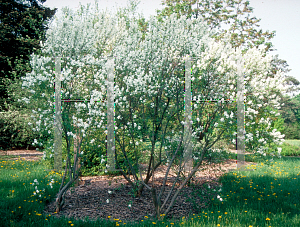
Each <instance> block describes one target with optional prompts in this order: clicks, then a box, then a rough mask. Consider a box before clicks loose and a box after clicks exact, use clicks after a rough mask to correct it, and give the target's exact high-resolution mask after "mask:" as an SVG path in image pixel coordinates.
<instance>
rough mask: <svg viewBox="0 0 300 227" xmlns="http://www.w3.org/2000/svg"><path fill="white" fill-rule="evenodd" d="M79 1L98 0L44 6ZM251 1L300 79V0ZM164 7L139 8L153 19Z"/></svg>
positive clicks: (110, 4)
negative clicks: (274, 34) (273, 33)
mask: <svg viewBox="0 0 300 227" xmlns="http://www.w3.org/2000/svg"><path fill="white" fill-rule="evenodd" d="M79 2H81V4H82V5H87V4H88V3H91V6H92V5H94V0H47V1H46V2H45V3H44V4H43V6H47V7H50V8H58V10H57V13H60V9H61V8H62V7H64V6H68V7H69V8H72V9H74V11H75V10H77V9H79ZM243 2H244V1H243ZM249 2H250V7H252V8H253V13H252V14H251V16H253V17H256V18H257V19H261V21H260V22H258V24H259V25H260V27H259V28H257V29H262V30H263V32H265V31H267V30H269V32H272V31H274V30H275V31H276V36H275V37H274V38H273V39H271V42H272V43H273V45H274V47H273V49H276V51H272V52H271V54H272V55H276V54H278V55H279V56H278V57H279V59H283V60H286V61H287V64H288V65H289V69H291V71H290V72H289V73H287V75H288V76H293V77H295V78H296V79H297V80H299V81H300V42H299V37H300V26H299V23H300V0H249ZM98 5H99V8H100V9H103V10H105V9H106V8H107V9H109V10H110V11H113V12H115V11H116V9H117V7H126V5H127V0H98ZM194 7H196V6H194ZM194 7H193V8H194ZM162 8H164V6H162V1H161V0H140V4H139V5H138V8H137V11H138V13H143V15H144V17H145V18H146V19H149V18H150V15H156V11H155V10H156V9H162ZM222 28H226V27H222ZM297 93H299V92H297ZM297 93H296V94H297Z"/></svg>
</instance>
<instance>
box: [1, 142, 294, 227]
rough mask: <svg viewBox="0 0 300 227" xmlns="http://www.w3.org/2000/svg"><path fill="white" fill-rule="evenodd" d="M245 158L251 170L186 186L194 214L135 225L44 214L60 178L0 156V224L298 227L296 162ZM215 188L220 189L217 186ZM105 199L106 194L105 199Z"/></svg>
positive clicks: (145, 219) (143, 220)
mask: <svg viewBox="0 0 300 227" xmlns="http://www.w3.org/2000/svg"><path fill="white" fill-rule="evenodd" d="M296 142H297V141H296ZM298 142H300V141H298ZM234 156H235V154H232V153H229V154H228V157H229V158H234ZM298 156H300V152H299V154H298ZM228 157H227V158H228ZM245 159H246V161H255V162H256V163H257V165H255V166H254V165H253V166H249V168H253V169H254V171H246V172H229V173H224V174H223V175H222V176H221V177H220V178H219V182H218V183H219V184H213V183H210V184H209V183H206V184H204V185H201V186H202V187H199V185H197V184H195V185H191V188H192V189H193V190H192V191H191V192H190V193H189V194H188V196H187V198H186V201H187V202H188V201H189V200H190V202H191V201H194V207H193V208H194V210H195V211H197V212H194V213H191V214H189V215H185V216H184V217H181V218H180V219H177V220H172V219H171V220H167V219H165V220H164V221H158V220H155V219H154V218H153V217H150V216H147V215H145V216H143V217H141V218H140V220H139V221H138V222H136V223H131V222H124V221H123V220H121V219H118V218H113V217H111V216H107V218H106V219H101V220H97V221H91V220H89V218H88V217H86V219H85V220H76V219H75V218H74V217H64V216H61V217H59V218H57V217H55V215H51V214H45V213H44V212H43V210H44V209H45V207H46V206H48V205H49V204H51V202H52V201H53V199H54V198H55V191H57V190H58V188H59V186H60V179H61V176H60V175H59V174H58V173H54V172H49V171H45V167H44V166H43V165H42V163H41V162H38V161H24V160H21V159H18V160H9V159H6V160H4V159H3V158H2V157H1V162H0V172H1V174H0V185H1V187H0V197H1V201H0V206H1V208H2V209H1V210H0V212H1V214H0V217H1V218H0V219H2V220H1V225H3V226H121V225H127V226H299V223H300V216H299V214H300V205H299V204H300V198H299V185H300V177H299V175H300V165H299V164H300V158H298V157H282V159H276V158H274V157H268V156H266V157H261V156H258V155H253V154H249V155H246V158H245ZM218 185H222V187H221V188H220V187H217V186H218ZM214 190H215V191H214ZM109 196H111V195H108V196H107V197H109ZM198 197H199V198H203V197H205V198H206V204H205V206H200V207H199V202H198V200H197V199H196V198H198ZM110 198H111V197H110ZM111 199H112V198H111ZM103 205H104V204H103ZM197 205H198V206H197ZM132 208H133V207H132ZM125 223H126V224H125Z"/></svg>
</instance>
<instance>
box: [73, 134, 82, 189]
mask: <svg viewBox="0 0 300 227" xmlns="http://www.w3.org/2000/svg"><path fill="white" fill-rule="evenodd" d="M79 143H80V136H79V134H76V139H74V165H75V160H76V159H77V157H78V155H79V153H80V147H79V151H78V152H77V148H78V146H79ZM77 163H78V165H77V166H76V168H75V173H77V171H78V170H79V169H80V166H81V164H80V163H81V162H80V158H78V162H77ZM78 175H79V176H78V178H77V180H76V181H75V187H78V186H79V178H80V173H78Z"/></svg>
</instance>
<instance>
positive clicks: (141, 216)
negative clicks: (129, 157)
mask: <svg viewBox="0 0 300 227" xmlns="http://www.w3.org/2000/svg"><path fill="white" fill-rule="evenodd" d="M22 152H23V153H22ZM35 153H36V154H38V153H40V156H39V157H36V158H37V159H39V160H40V158H41V155H42V152H37V151H19V154H23V157H25V158H26V159H27V160H32V158H33V156H32V155H33V154H35ZM0 154H1V153H0ZM8 154H9V155H10V154H14V155H16V154H18V153H17V152H16V151H14V152H12V153H10V151H8ZM25 154H28V156H25ZM204 163H205V164H206V165H205V166H201V167H200V169H201V171H199V172H197V173H196V175H195V177H194V178H193V180H192V183H193V184H195V186H190V187H188V186H185V187H184V188H183V189H182V191H181V193H179V194H178V197H177V199H176V201H175V203H174V205H173V207H172V209H171V210H170V212H169V213H168V214H167V215H166V217H165V218H167V219H171V220H173V221H176V220H179V219H181V218H182V217H188V216H189V215H193V214H197V213H199V212H201V211H200V210H201V209H204V208H205V207H207V206H208V204H210V203H211V202H214V201H216V200H218V199H217V198H216V196H217V195H218V193H219V192H218V190H219V189H220V187H219V186H221V185H220V183H219V182H218V179H219V177H220V176H222V175H223V174H224V173H225V172H228V171H229V170H231V169H236V160H233V159H229V160H226V162H225V163H224V164H213V163H211V164H209V163H207V162H204ZM245 164H246V165H250V164H253V165H255V164H256V163H251V162H245ZM166 169H167V167H166V166H164V165H163V166H160V167H159V168H158V170H157V171H155V176H154V178H155V180H154V188H155V189H156V190H157V194H159V193H160V190H161V188H162V187H161V186H162V183H163V177H164V173H165V172H166ZM145 173H146V165H142V176H143V179H145ZM176 176H177V174H176V169H173V170H171V171H170V172H169V175H168V180H167V184H166V187H165V191H164V193H163V195H162V198H161V204H163V202H164V200H165V198H166V197H167V195H168V193H169V191H170V189H171V187H172V185H173V182H174V181H175V177H176ZM130 179H131V180H133V176H130ZM80 180H81V181H80V185H79V186H78V187H75V188H72V189H69V190H68V191H67V192H66V194H65V203H64V206H63V209H62V211H61V212H60V213H59V214H57V213H54V212H55V202H54V201H52V202H51V203H49V204H48V205H47V206H46V207H45V209H44V211H43V212H44V213H45V214H51V215H52V216H54V217H57V218H59V217H61V216H65V217H68V218H71V217H72V218H75V219H81V220H84V219H85V218H86V217H89V220H96V219H97V218H99V219H106V220H111V221H114V219H119V220H121V221H122V222H125V223H128V222H132V221H134V222H140V221H141V220H145V216H148V219H151V220H154V219H155V215H154V214H155V211H154V205H153V201H152V194H151V191H150V190H149V189H147V188H146V187H144V191H143V193H142V195H141V197H140V198H139V197H137V198H134V197H133V195H132V193H131V192H132V186H131V185H130V184H129V183H128V182H127V180H126V179H124V177H123V176H113V177H111V176H94V177H80ZM179 183H180V182H179ZM179 183H177V184H176V186H175V188H174V190H173V191H172V193H171V197H170V198H172V196H173V195H174V194H175V192H176V189H177V188H178V187H179ZM204 183H209V185H210V187H211V189H216V191H215V192H207V189H206V188H205V187H204ZM122 185H123V186H122ZM148 185H149V186H150V187H152V178H151V179H150V181H149V182H148ZM108 190H110V191H112V193H111V194H109V193H108ZM202 192H203V194H202ZM170 198H169V200H168V202H167V204H166V205H167V206H165V207H164V208H163V210H165V209H166V208H167V207H168V205H169V204H170V201H171V199H170ZM188 198H192V200H193V202H194V203H195V204H196V206H197V209H196V207H194V206H193V203H192V202H191V201H187V199H188ZM212 198H214V200H212ZM107 199H109V203H107V201H106V200H107ZM130 203H131V207H129V206H128V205H129V204H130ZM108 216H111V218H110V219H109V218H108ZM119 220H118V222H120V221H119Z"/></svg>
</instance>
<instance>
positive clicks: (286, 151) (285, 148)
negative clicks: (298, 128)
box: [280, 143, 300, 156]
mask: <svg viewBox="0 0 300 227" xmlns="http://www.w3.org/2000/svg"><path fill="white" fill-rule="evenodd" d="M280 147H281V148H282V151H281V155H282V156H300V147H299V146H296V145H291V144H288V143H283V144H282V145H281V146H280Z"/></svg>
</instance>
